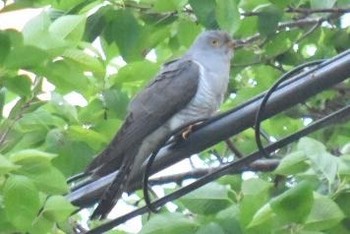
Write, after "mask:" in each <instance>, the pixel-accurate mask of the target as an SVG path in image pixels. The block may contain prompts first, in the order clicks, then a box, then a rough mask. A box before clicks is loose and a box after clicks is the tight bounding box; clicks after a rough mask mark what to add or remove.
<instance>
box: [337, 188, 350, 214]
mask: <svg viewBox="0 0 350 234" xmlns="http://www.w3.org/2000/svg"><path fill="white" fill-rule="evenodd" d="M335 202H336V203H337V204H338V207H340V209H342V211H343V213H344V214H345V215H346V216H347V217H350V209H349V208H348V207H349V206H350V191H345V192H343V193H340V194H338V196H337V197H336V198H335Z"/></svg>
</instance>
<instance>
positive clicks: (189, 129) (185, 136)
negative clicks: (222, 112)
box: [181, 121, 204, 140]
mask: <svg viewBox="0 0 350 234" xmlns="http://www.w3.org/2000/svg"><path fill="white" fill-rule="evenodd" d="M203 122H204V121H199V122H197V123H194V124H191V125H189V126H187V127H186V128H185V129H184V130H183V132H182V133H181V137H182V139H184V140H187V139H188V137H189V136H190V134H191V133H192V132H193V131H194V130H196V128H197V127H198V126H199V125H201V124H202V123H203Z"/></svg>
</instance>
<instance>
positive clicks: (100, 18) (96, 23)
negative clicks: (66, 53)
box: [83, 6, 112, 42]
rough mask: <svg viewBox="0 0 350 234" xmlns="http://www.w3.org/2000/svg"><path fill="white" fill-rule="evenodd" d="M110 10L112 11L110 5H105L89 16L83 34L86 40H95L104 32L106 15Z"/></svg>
mask: <svg viewBox="0 0 350 234" xmlns="http://www.w3.org/2000/svg"><path fill="white" fill-rule="evenodd" d="M109 11H112V9H111V7H110V6H103V7H100V8H99V9H98V10H97V11H96V12H95V13H94V14H92V15H90V16H89V17H88V18H87V20H86V28H85V32H84V36H83V38H84V39H85V40H86V41H88V42H93V41H94V40H95V39H96V38H97V37H98V36H99V35H100V34H101V33H102V32H103V30H104V29H105V27H106V23H107V20H106V17H105V15H106V14H107V13H108V12H109Z"/></svg>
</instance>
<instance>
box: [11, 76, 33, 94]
mask: <svg viewBox="0 0 350 234" xmlns="http://www.w3.org/2000/svg"><path fill="white" fill-rule="evenodd" d="M4 85H5V87H6V88H8V89H9V90H11V91H12V92H14V93H16V94H18V95H19V96H21V97H29V96H30V95H31V85H32V82H31V80H30V78H29V77H28V76H26V75H18V76H15V77H9V78H8V79H5V80H4Z"/></svg>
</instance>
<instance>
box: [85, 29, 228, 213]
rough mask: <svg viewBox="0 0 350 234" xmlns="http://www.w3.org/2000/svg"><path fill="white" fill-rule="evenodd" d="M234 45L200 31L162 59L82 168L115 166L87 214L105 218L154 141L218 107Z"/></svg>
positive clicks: (98, 170)
mask: <svg viewBox="0 0 350 234" xmlns="http://www.w3.org/2000/svg"><path fill="white" fill-rule="evenodd" d="M233 47H234V41H233V40H232V38H231V37H230V36H229V35H228V34H227V33H226V32H224V31H219V30H213V31H206V32H203V33H201V34H200V35H199V36H198V37H197V38H196V40H195V42H194V43H193V44H192V46H191V47H190V48H189V50H188V51H187V53H185V54H184V55H183V57H181V58H179V59H176V60H173V61H171V62H168V63H165V64H164V66H163V68H162V69H161V70H160V72H159V73H158V75H157V76H156V77H155V79H154V80H153V81H152V82H151V83H150V84H149V85H148V86H146V87H145V88H144V90H142V91H141V92H140V93H139V94H138V95H136V97H135V98H134V99H133V100H132V102H131V103H130V105H129V108H128V114H127V116H126V119H125V121H124V123H123V125H122V126H121V128H120V130H119V131H118V133H117V134H116V135H115V137H114V138H113V140H112V141H111V143H110V144H109V145H108V146H107V148H106V149H105V150H103V151H102V152H101V153H100V154H99V155H98V156H97V157H96V158H95V159H94V160H93V161H92V162H91V164H90V165H89V166H88V167H87V169H86V172H89V173H92V175H93V176H94V177H96V178H98V177H102V176H105V175H107V174H110V173H112V172H114V171H116V170H119V172H118V174H117V176H116V178H115V179H114V181H113V182H112V184H111V185H110V186H109V187H108V188H107V189H106V191H105V193H104V195H103V196H102V198H101V200H100V202H99V204H98V206H97V208H96V209H95V211H94V213H93V214H92V217H91V218H105V216H106V215H107V214H108V213H109V212H110V210H111V209H112V208H113V206H114V205H115V203H116V202H117V200H118V199H119V198H120V197H121V195H122V193H123V191H125V189H126V188H127V187H126V186H127V185H128V181H129V179H130V178H131V177H130V176H131V175H132V174H133V172H135V171H137V170H140V167H141V165H142V164H143V163H144V161H145V160H146V159H147V157H148V156H149V155H150V154H151V153H152V151H154V150H155V149H156V148H157V146H158V144H159V142H161V141H162V140H164V138H165V137H169V134H171V133H172V132H173V131H174V130H175V129H178V128H179V127H181V126H184V125H186V124H188V123H193V122H194V121H196V120H200V119H203V118H208V117H210V116H212V115H213V114H214V113H215V112H216V111H217V110H218V108H219V106H220V105H221V103H222V102H223V99H224V94H225V92H226V89H227V85H228V82H229V73H230V60H231V58H232V56H233Z"/></svg>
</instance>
